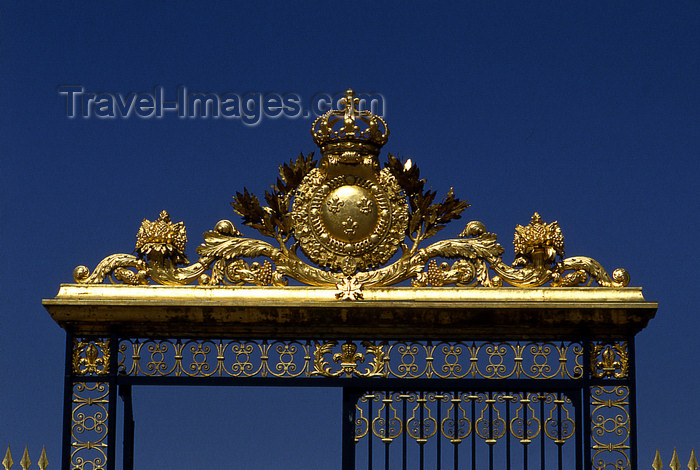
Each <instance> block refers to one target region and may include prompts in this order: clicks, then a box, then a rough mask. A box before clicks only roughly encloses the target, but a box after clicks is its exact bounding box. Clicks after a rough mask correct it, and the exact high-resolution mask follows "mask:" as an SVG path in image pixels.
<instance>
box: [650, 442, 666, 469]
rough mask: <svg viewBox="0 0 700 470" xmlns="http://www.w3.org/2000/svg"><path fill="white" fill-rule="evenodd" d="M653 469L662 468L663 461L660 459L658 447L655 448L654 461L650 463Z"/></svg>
mask: <svg viewBox="0 0 700 470" xmlns="http://www.w3.org/2000/svg"><path fill="white" fill-rule="evenodd" d="M651 467H652V468H653V469H654V470H662V469H663V468H664V463H663V462H662V461H661V454H659V448H658V447H657V448H656V455H654V463H652V464H651Z"/></svg>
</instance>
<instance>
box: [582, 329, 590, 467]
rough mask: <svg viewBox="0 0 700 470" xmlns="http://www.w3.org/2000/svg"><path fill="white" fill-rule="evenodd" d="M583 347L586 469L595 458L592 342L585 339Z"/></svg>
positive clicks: (583, 410) (583, 409)
mask: <svg viewBox="0 0 700 470" xmlns="http://www.w3.org/2000/svg"><path fill="white" fill-rule="evenodd" d="M581 344H582V346H583V384H582V387H583V403H582V406H581V411H582V415H583V421H582V422H583V436H582V439H583V446H584V454H583V455H584V463H585V467H581V468H592V466H593V458H592V455H591V450H592V449H591V446H592V445H593V442H592V439H591V384H590V379H591V342H590V340H589V339H588V338H584V339H583V341H582V342H581Z"/></svg>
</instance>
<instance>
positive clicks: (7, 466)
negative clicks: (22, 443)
mask: <svg viewBox="0 0 700 470" xmlns="http://www.w3.org/2000/svg"><path fill="white" fill-rule="evenodd" d="M14 464H15V462H14V461H13V460H12V453H11V452H10V446H7V450H6V451H5V458H4V459H2V466H3V467H5V470H10V468H12V466H13V465H14Z"/></svg>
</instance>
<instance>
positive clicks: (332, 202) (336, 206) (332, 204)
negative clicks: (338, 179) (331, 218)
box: [326, 196, 345, 214]
mask: <svg viewBox="0 0 700 470" xmlns="http://www.w3.org/2000/svg"><path fill="white" fill-rule="evenodd" d="M326 205H327V206H328V210H329V211H330V212H331V213H333V214H337V213H338V212H340V208H341V207H343V206H344V205H345V202H343V200H342V199H340V198H339V197H338V196H333V197H332V198H331V199H329V200H328V201H326Z"/></svg>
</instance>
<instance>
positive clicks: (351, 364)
mask: <svg viewBox="0 0 700 470" xmlns="http://www.w3.org/2000/svg"><path fill="white" fill-rule="evenodd" d="M340 351H341V352H339V353H336V354H334V355H333V362H335V363H336V364H340V367H341V368H342V369H343V372H345V374H347V375H348V376H350V375H352V373H353V372H354V371H355V369H357V366H358V364H360V363H361V362H364V361H365V355H364V354H362V353H358V352H357V345H355V343H350V342H347V343H345V344H343V345H341V346H340Z"/></svg>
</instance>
